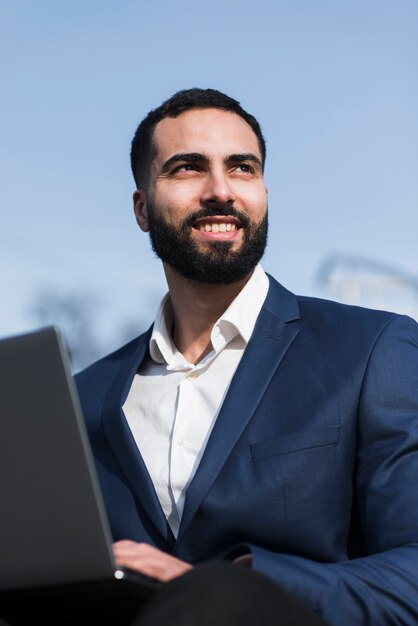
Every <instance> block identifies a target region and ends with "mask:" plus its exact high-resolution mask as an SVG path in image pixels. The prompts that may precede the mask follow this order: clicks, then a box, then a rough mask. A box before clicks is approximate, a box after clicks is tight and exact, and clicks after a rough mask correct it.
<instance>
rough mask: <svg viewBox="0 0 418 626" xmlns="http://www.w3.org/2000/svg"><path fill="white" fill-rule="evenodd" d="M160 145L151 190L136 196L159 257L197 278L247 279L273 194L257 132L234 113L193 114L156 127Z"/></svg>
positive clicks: (256, 258)
mask: <svg viewBox="0 0 418 626" xmlns="http://www.w3.org/2000/svg"><path fill="white" fill-rule="evenodd" d="M154 147H155V151H156V156H155V158H154V160H153V162H152V165H151V173H150V183H149V186H148V189H147V190H146V192H145V191H142V190H141V191H138V192H136V193H135V196H134V198H135V213H136V216H137V220H138V223H139V225H140V227H141V228H142V230H144V231H149V232H150V236H151V242H152V246H153V248H154V250H155V252H156V253H157V255H158V256H159V257H160V258H161V259H162V260H163V262H164V263H167V264H168V265H170V266H171V267H172V268H173V269H174V270H175V271H177V272H178V273H180V274H181V275H183V276H185V277H187V278H190V279H192V280H197V281H200V282H209V283H231V282H235V281H237V280H241V279H243V278H245V277H246V276H247V275H248V274H249V273H250V272H251V271H252V269H253V268H254V267H255V265H256V264H257V262H258V261H259V260H260V258H261V257H262V255H263V253H264V249H265V246H266V238H267V190H266V188H265V186H264V182H263V177H262V165H261V154H260V149H259V145H258V140H257V137H256V135H255V133H254V132H253V130H252V129H251V127H250V126H249V125H248V124H247V123H246V122H245V121H244V120H243V119H242V118H241V117H239V116H238V115H236V114H234V113H230V112H228V111H223V110H218V109H192V110H190V111H187V112H186V113H183V114H181V115H180V116H178V117H176V118H165V119H163V120H162V121H161V122H160V123H159V124H157V126H156V128H155V131H154Z"/></svg>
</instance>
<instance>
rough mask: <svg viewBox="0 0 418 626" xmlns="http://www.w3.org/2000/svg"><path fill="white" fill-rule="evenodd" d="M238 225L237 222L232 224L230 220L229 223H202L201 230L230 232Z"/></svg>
mask: <svg viewBox="0 0 418 626" xmlns="http://www.w3.org/2000/svg"><path fill="white" fill-rule="evenodd" d="M235 229H236V226H235V224H230V223H229V222H228V224H224V223H222V224H218V223H215V224H201V226H200V230H204V231H205V232H207V233H225V232H230V231H231V230H235Z"/></svg>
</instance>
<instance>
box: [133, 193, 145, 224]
mask: <svg viewBox="0 0 418 626" xmlns="http://www.w3.org/2000/svg"><path fill="white" fill-rule="evenodd" d="M133 200H134V213H135V217H136V221H137V223H138V226H139V228H140V229H141V230H143V231H144V233H147V232H148V231H149V226H148V211H147V194H146V192H145V191H144V190H143V189H137V190H136V191H134V196H133Z"/></svg>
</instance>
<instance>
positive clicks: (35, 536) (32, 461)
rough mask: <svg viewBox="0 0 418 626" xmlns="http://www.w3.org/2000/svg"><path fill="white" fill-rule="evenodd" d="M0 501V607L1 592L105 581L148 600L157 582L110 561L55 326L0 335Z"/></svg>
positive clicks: (107, 538)
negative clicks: (23, 332) (4, 335)
mask: <svg viewBox="0 0 418 626" xmlns="http://www.w3.org/2000/svg"><path fill="white" fill-rule="evenodd" d="M0 503H1V504H0V506H1V513H0V607H1V601H2V599H4V598H5V597H6V596H7V594H6V595H5V594H4V593H3V592H12V591H13V592H14V593H15V594H16V593H20V592H21V591H22V590H27V591H28V592H30V590H32V595H31V597H35V596H37V595H39V593H38V592H39V591H40V590H41V589H43V590H45V589H50V588H51V587H54V588H60V589H64V588H65V589H66V590H68V589H76V588H80V585H84V588H86V585H87V588H89V584H90V587H91V588H92V589H93V588H95V589H97V588H98V587H97V585H99V587H100V585H102V583H103V584H104V585H105V588H106V589H107V590H109V589H111V588H113V587H115V588H117V589H118V590H120V589H121V588H122V587H124V588H125V589H127V588H129V590H130V592H132V593H133V594H135V592H136V591H135V590H136V589H138V591H139V595H141V594H142V595H145V596H146V595H147V594H149V593H150V592H152V591H153V590H154V589H156V588H157V587H158V586H159V583H158V582H156V581H154V580H152V579H149V578H148V577H146V576H141V575H140V574H137V573H133V572H130V571H129V570H126V569H123V568H120V567H117V566H116V565H115V562H114V559H113V555H112V550H111V542H112V539H111V533H110V529H109V524H108V520H107V516H106V512H105V508H104V504H103V501H102V496H101V492H100V488H99V483H98V479H97V476H96V472H95V467H94V462H93V458H92V453H91V449H90V445H89V440H88V436H87V432H86V428H85V424H84V420H83V417H82V413H81V409H80V405H79V400H78V396H77V392H76V389H75V385H74V382H73V379H72V376H71V374H70V368H69V362H68V356H67V351H66V349H65V346H64V343H63V340H62V338H61V335H60V332H59V330H58V329H57V328H53V327H50V328H46V329H43V330H40V331H37V332H34V333H31V334H26V335H21V336H18V337H12V338H7V339H3V340H1V341H0ZM74 585H75V586H74ZM77 586H78V587H77ZM29 595H30V593H29ZM9 596H10V593H9ZM12 596H13V593H12ZM1 616H2V615H1V612H0V617H1Z"/></svg>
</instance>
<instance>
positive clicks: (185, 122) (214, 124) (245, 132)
mask: <svg viewBox="0 0 418 626" xmlns="http://www.w3.org/2000/svg"><path fill="white" fill-rule="evenodd" d="M153 140H154V148H155V151H156V159H157V160H162V161H165V160H166V159H167V158H170V156H173V155H174V154H178V153H188V152H200V153H202V154H206V155H207V156H216V155H217V154H222V155H224V156H225V155H228V154H242V153H246V152H251V153H253V154H255V155H256V156H257V157H259V158H260V159H261V154H260V147H259V144H258V139H257V136H256V134H255V133H254V131H253V129H252V128H251V126H250V125H249V124H247V122H246V121H245V120H244V119H243V118H242V117H240V116H239V115H237V114H236V113H231V112H230V111H223V110H221V109H191V110H190V111H186V112H185V113H182V114H181V115H179V116H178V117H166V118H164V119H163V120H161V122H159V123H158V124H157V126H156V127H155V130H154V137H153Z"/></svg>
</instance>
